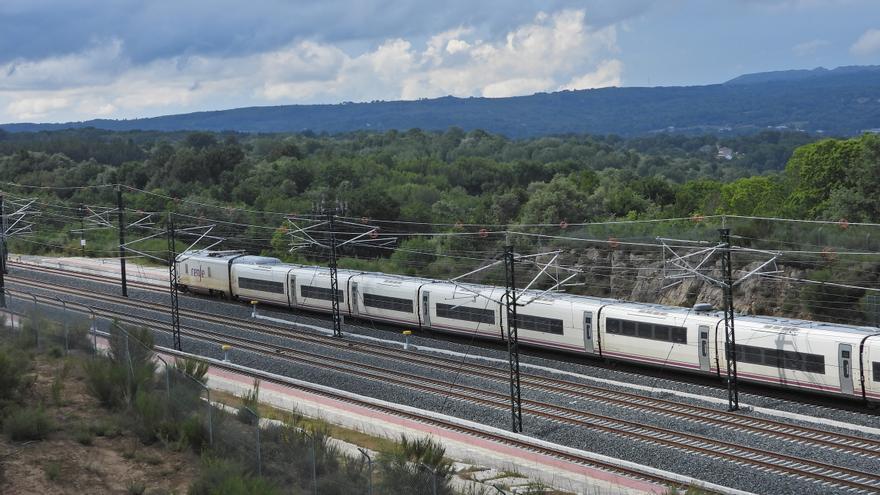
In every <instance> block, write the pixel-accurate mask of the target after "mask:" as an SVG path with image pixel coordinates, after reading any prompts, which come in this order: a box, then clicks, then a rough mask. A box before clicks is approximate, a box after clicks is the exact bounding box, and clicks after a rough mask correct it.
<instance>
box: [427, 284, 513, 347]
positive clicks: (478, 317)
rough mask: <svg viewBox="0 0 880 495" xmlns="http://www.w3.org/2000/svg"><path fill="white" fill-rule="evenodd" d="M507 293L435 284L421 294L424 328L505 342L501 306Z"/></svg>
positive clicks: (466, 285) (456, 285)
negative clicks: (502, 298) (503, 296)
mask: <svg viewBox="0 0 880 495" xmlns="http://www.w3.org/2000/svg"><path fill="white" fill-rule="evenodd" d="M503 294H504V289H501V288H498V287H489V286H485V285H473V284H453V283H449V282H434V283H431V284H427V285H423V286H422V288H421V290H420V293H419V297H420V299H419V302H420V304H421V306H422V310H421V311H422V313H421V320H422V326H423V327H428V328H431V329H433V330H440V331H443V332H452V333H460V334H467V335H474V336H479V337H486V338H495V339H499V338H503V333H502V331H501V305H500V304H499V301H500V300H501V297H502V295H503Z"/></svg>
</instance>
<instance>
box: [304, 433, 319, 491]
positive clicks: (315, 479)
mask: <svg viewBox="0 0 880 495" xmlns="http://www.w3.org/2000/svg"><path fill="white" fill-rule="evenodd" d="M301 431H302V432H303V435H305V436H306V437H307V438H308V439H309V443H310V444H311V446H312V448H311V451H312V495H318V456H317V455H316V454H315V434H314V433H309V432H307V431H306V430H301Z"/></svg>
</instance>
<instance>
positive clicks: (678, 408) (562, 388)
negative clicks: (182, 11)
mask: <svg viewBox="0 0 880 495" xmlns="http://www.w3.org/2000/svg"><path fill="white" fill-rule="evenodd" d="M10 280H11V281H14V282H15V283H21V284H23V285H29V286H31V287H34V288H44V289H48V288H51V289H53V290H57V291H60V292H64V293H67V294H70V295H80V294H79V292H78V291H76V290H74V289H70V288H65V287H63V286H56V285H53V284H46V283H43V282H35V281H32V280H28V279H22V278H19V277H10ZM90 297H92V298H95V299H99V300H102V301H105V302H108V303H114V304H120V303H121V304H126V305H129V306H134V307H138V308H140V309H145V310H149V311H167V307H166V306H164V305H161V304H156V303H149V302H145V301H138V300H133V299H123V298H120V297H117V296H111V295H106V294H90ZM180 314H181V316H182V317H188V318H192V319H196V320H200V321H206V322H211V323H216V324H219V325H229V324H230V323H234V324H235V326H237V327H239V328H244V329H248V330H252V331H254V332H258V333H261V334H265V335H271V336H273V337H283V338H287V339H291V340H294V341H300V342H308V343H313V344H318V345H322V346H326V347H330V348H335V349H341V350H347V351H351V350H352V348H351V344H350V343H348V342H344V341H343V342H340V341H339V339H336V338H332V337H326V336H322V335H317V334H311V333H294V332H291V331H290V329H289V328H286V327H283V326H280V325H275V324H271V323H267V322H265V321H260V322H255V321H254V320H249V319H241V318H234V317H228V316H222V317H220V316H216V315H213V314H210V313H204V312H199V311H192V310H188V309H185V308H181V309H180ZM356 351H357V352H359V353H362V354H367V355H371V356H375V357H381V358H383V359H390V360H394V361H398V362H403V363H407V364H416V365H419V366H425V367H428V368H431V369H438V370H443V371H448V372H467V373H469V374H471V375H472V376H477V377H480V378H485V379H489V380H493V381H497V382H502V383H507V381H508V379H509V375H508V373H507V371H506V370H499V369H497V368H493V367H491V366H487V365H482V364H475V363H465V362H462V361H458V360H453V359H449V358H443V357H435V356H427V355H422V354H415V353H405V354H402V353H401V352H400V350H399V349H397V348H390V347H387V346H384V345H380V344H374V343H369V342H358V345H357V349H356ZM521 383H522V385H523V386H524V387H528V388H530V389H537V390H542V391H545V392H550V393H555V394H560V395H563V396H566V397H570V398H574V399H578V400H589V401H593V402H597V403H603V404H607V405H613V406H617V407H622V408H625V409H630V410H638V411H641V412H646V413H650V414H659V415H663V416H666V417H674V418H676V419H679V420H684V421H692V422H695V423H699V424H704V425H711V426H715V427H718V428H728V429H733V428H737V429H739V430H741V431H748V432H750V433H753V434H756V435H761V436H765V437H771V438H775V439H779V440H784V441H788V442H793V443H798V444H802V445H809V446H813V447H818V448H824V449H828V450H833V451H837V452H845V453H849V454H852V455H861V456H880V441H878V440H871V439H866V438H862V437H858V436H854V435H846V434H841V433H832V432H828V431H825V430H821V429H817V428H810V427H806V426H801V425H793V424H790V423H785V422H782V421H776V420H771V419H764V418H756V417H750V416H744V415H742V414H736V413H731V412H727V411H722V410H719V409H713V408H709V407H702V406H697V405H693V404H687V403H681V402H676V401H672V400H667V399H659V398H653V397H646V396H644V395H639V394H635V393H629V392H622V391H616V390H609V389H606V388H602V387H598V386H593V385H586V384H583V383H578V382H573V381H570V380H565V379H561V378H547V377H544V376H540V375H535V374H530V373H527V372H523V373H522V374H521Z"/></svg>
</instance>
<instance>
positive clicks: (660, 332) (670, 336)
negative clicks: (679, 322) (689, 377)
mask: <svg viewBox="0 0 880 495" xmlns="http://www.w3.org/2000/svg"><path fill="white" fill-rule="evenodd" d="M605 331H606V332H607V333H610V334H621V335H626V336H629V337H639V338H643V339H651V340H662V341H664V342H673V343H676V344H687V329H686V328H684V327H671V326H668V325H655V324H653V323H645V322H635V321H629V320H617V319H614V318H608V319H606V320H605Z"/></svg>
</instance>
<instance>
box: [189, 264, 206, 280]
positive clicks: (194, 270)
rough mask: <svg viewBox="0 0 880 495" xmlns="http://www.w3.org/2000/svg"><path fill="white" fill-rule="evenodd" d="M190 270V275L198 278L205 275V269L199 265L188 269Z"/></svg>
mask: <svg viewBox="0 0 880 495" xmlns="http://www.w3.org/2000/svg"><path fill="white" fill-rule="evenodd" d="M190 272H191V273H190V275H192V276H193V277H199V280H201V279H202V278H204V276H205V270H203V269H202V268H201V267H199V268H192V269H190Z"/></svg>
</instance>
